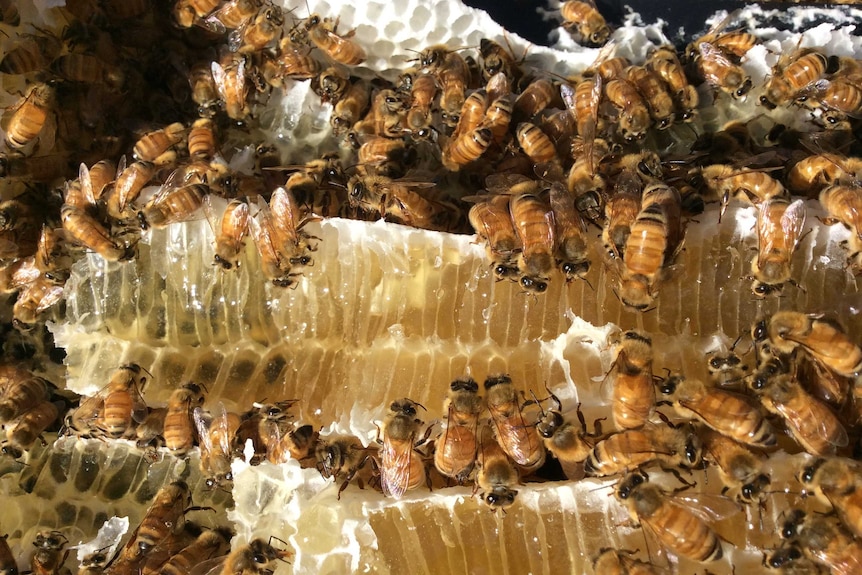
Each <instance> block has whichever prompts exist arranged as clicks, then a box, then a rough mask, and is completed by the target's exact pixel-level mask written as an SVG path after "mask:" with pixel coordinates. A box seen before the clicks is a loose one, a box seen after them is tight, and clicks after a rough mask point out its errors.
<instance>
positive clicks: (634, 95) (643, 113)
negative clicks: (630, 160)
mask: <svg viewBox="0 0 862 575" xmlns="http://www.w3.org/2000/svg"><path fill="white" fill-rule="evenodd" d="M605 96H606V97H607V99H608V101H609V102H610V103H611V104H613V105H614V106H615V107H616V108H617V111H618V113H619V117H618V124H617V132H618V133H619V134H620V136H622V137H623V139H624V140H626V141H627V142H636V141H639V140H642V139H643V138H644V137H645V136H646V131H647V129H648V128H649V127H650V124H651V119H650V113H649V109H648V108H647V105H646V102H645V101H644V99H643V98H642V97H641V95H640V93H638V90H637V88H636V87H635V85H634V84H632V83H631V82H629V81H628V80H623V79H615V80H611V81H610V82H608V83H607V86H606V87H605ZM579 133H580V132H579Z"/></svg>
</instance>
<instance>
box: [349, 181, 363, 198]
mask: <svg viewBox="0 0 862 575" xmlns="http://www.w3.org/2000/svg"><path fill="white" fill-rule="evenodd" d="M350 195H351V197H353V198H356V199H359V198H361V197H362V184H354V185H353V188H352V189H351V190H350Z"/></svg>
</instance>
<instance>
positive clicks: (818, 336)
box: [754, 311, 862, 378]
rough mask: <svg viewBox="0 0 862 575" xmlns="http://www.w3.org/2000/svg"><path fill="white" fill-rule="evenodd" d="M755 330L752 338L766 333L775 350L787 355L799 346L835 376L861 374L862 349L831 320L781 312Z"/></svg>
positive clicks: (756, 339) (761, 338) (762, 336)
mask: <svg viewBox="0 0 862 575" xmlns="http://www.w3.org/2000/svg"><path fill="white" fill-rule="evenodd" d="M755 331H756V334H755V338H754V339H755V341H763V340H764V339H765V337H764V336H766V335H768V337H769V342H770V343H771V344H772V347H773V348H774V349H775V350H776V351H778V352H779V353H782V354H790V353H792V352H793V350H794V349H796V348H797V347H802V349H803V350H805V351H806V352H807V353H809V354H810V355H811V356H812V357H813V358H814V359H815V360H817V361H819V362H820V363H822V364H823V365H824V366H826V367H827V368H829V369H830V370H832V371H833V372H835V373H837V374H838V375H843V376H845V377H850V378H857V377H859V375H860V374H862V349H860V348H859V346H858V345H856V344H855V343H853V342H852V341H851V340H850V338H849V336H848V335H847V333H846V332H845V331H844V328H843V327H841V325H840V324H839V323H838V322H836V321H835V320H832V319H829V318H827V317H824V316H822V315H815V314H803V313H799V312H793V311H781V312H778V313H776V314H774V315H773V316H772V317H771V318H770V319H769V321H768V323H766V325H762V324H758V325H757V326H755Z"/></svg>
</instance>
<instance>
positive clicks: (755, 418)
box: [659, 375, 776, 447]
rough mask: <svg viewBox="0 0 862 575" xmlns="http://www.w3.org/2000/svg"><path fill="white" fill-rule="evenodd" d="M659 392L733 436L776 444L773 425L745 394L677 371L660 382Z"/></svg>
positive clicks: (751, 442)
mask: <svg viewBox="0 0 862 575" xmlns="http://www.w3.org/2000/svg"><path fill="white" fill-rule="evenodd" d="M659 392H660V393H661V394H662V395H663V396H665V397H666V398H667V401H670V402H672V403H673V407H674V410H676V412H677V413H678V414H679V415H680V416H682V417H685V418H688V419H698V420H699V421H702V422H703V423H705V424H706V425H707V426H708V427H710V428H711V429H714V430H715V431H717V432H719V433H722V434H724V435H726V436H728V437H730V438H731V439H733V440H735V441H738V442H740V443H744V444H746V445H752V446H755V447H770V446H773V445H775V441H776V440H775V434H774V433H773V432H772V426H771V425H770V424H769V422H768V421H767V420H766V419H765V418H764V417H763V414H762V413H760V411H759V410H758V409H757V408H755V407H754V406H752V405H751V404H749V403H748V402H747V401H745V399H744V398H743V396H741V395H738V394H736V393H733V392H731V391H725V390H723V389H716V388H713V387H711V386H708V385H707V384H705V383H703V382H702V381H699V380H696V379H688V378H684V377H682V376H680V375H673V376H670V377H668V378H667V379H665V380H664V381H663V382H662V383H661V384H660V385H659Z"/></svg>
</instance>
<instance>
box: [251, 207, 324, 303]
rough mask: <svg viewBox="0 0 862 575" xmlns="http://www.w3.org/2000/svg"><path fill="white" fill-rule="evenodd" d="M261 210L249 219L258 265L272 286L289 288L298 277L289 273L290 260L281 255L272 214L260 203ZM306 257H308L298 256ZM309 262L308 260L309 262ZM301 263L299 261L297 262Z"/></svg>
mask: <svg viewBox="0 0 862 575" xmlns="http://www.w3.org/2000/svg"><path fill="white" fill-rule="evenodd" d="M262 208H263V209H261V210H260V211H259V212H258V213H257V216H256V217H254V218H251V220H250V221H249V223H250V224H251V233H252V236H253V237H254V243H255V245H256V246H257V251H258V253H259V254H260V265H261V268H262V269H263V273H264V275H265V276H266V278H267V279H269V280H270V281H271V282H272V284H273V285H275V286H278V287H289V286H291V285H293V284H294V283H296V282H295V280H294V278H295V277H296V276H297V275H299V274H297V273H291V269H292V264H291V262H290V260H289V259H288V258H286V257H284V256H283V255H282V253H281V252H282V251H283V248H281V247H280V242H279V239H278V236H277V232H276V229H275V224H274V221H273V217H272V214H271V212H270V210H269V207H268V206H266V204H265V203H263V202H262ZM300 257H308V256H300ZM310 261H311V260H310V259H309V262H310ZM299 263H301V261H300V262H299Z"/></svg>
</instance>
